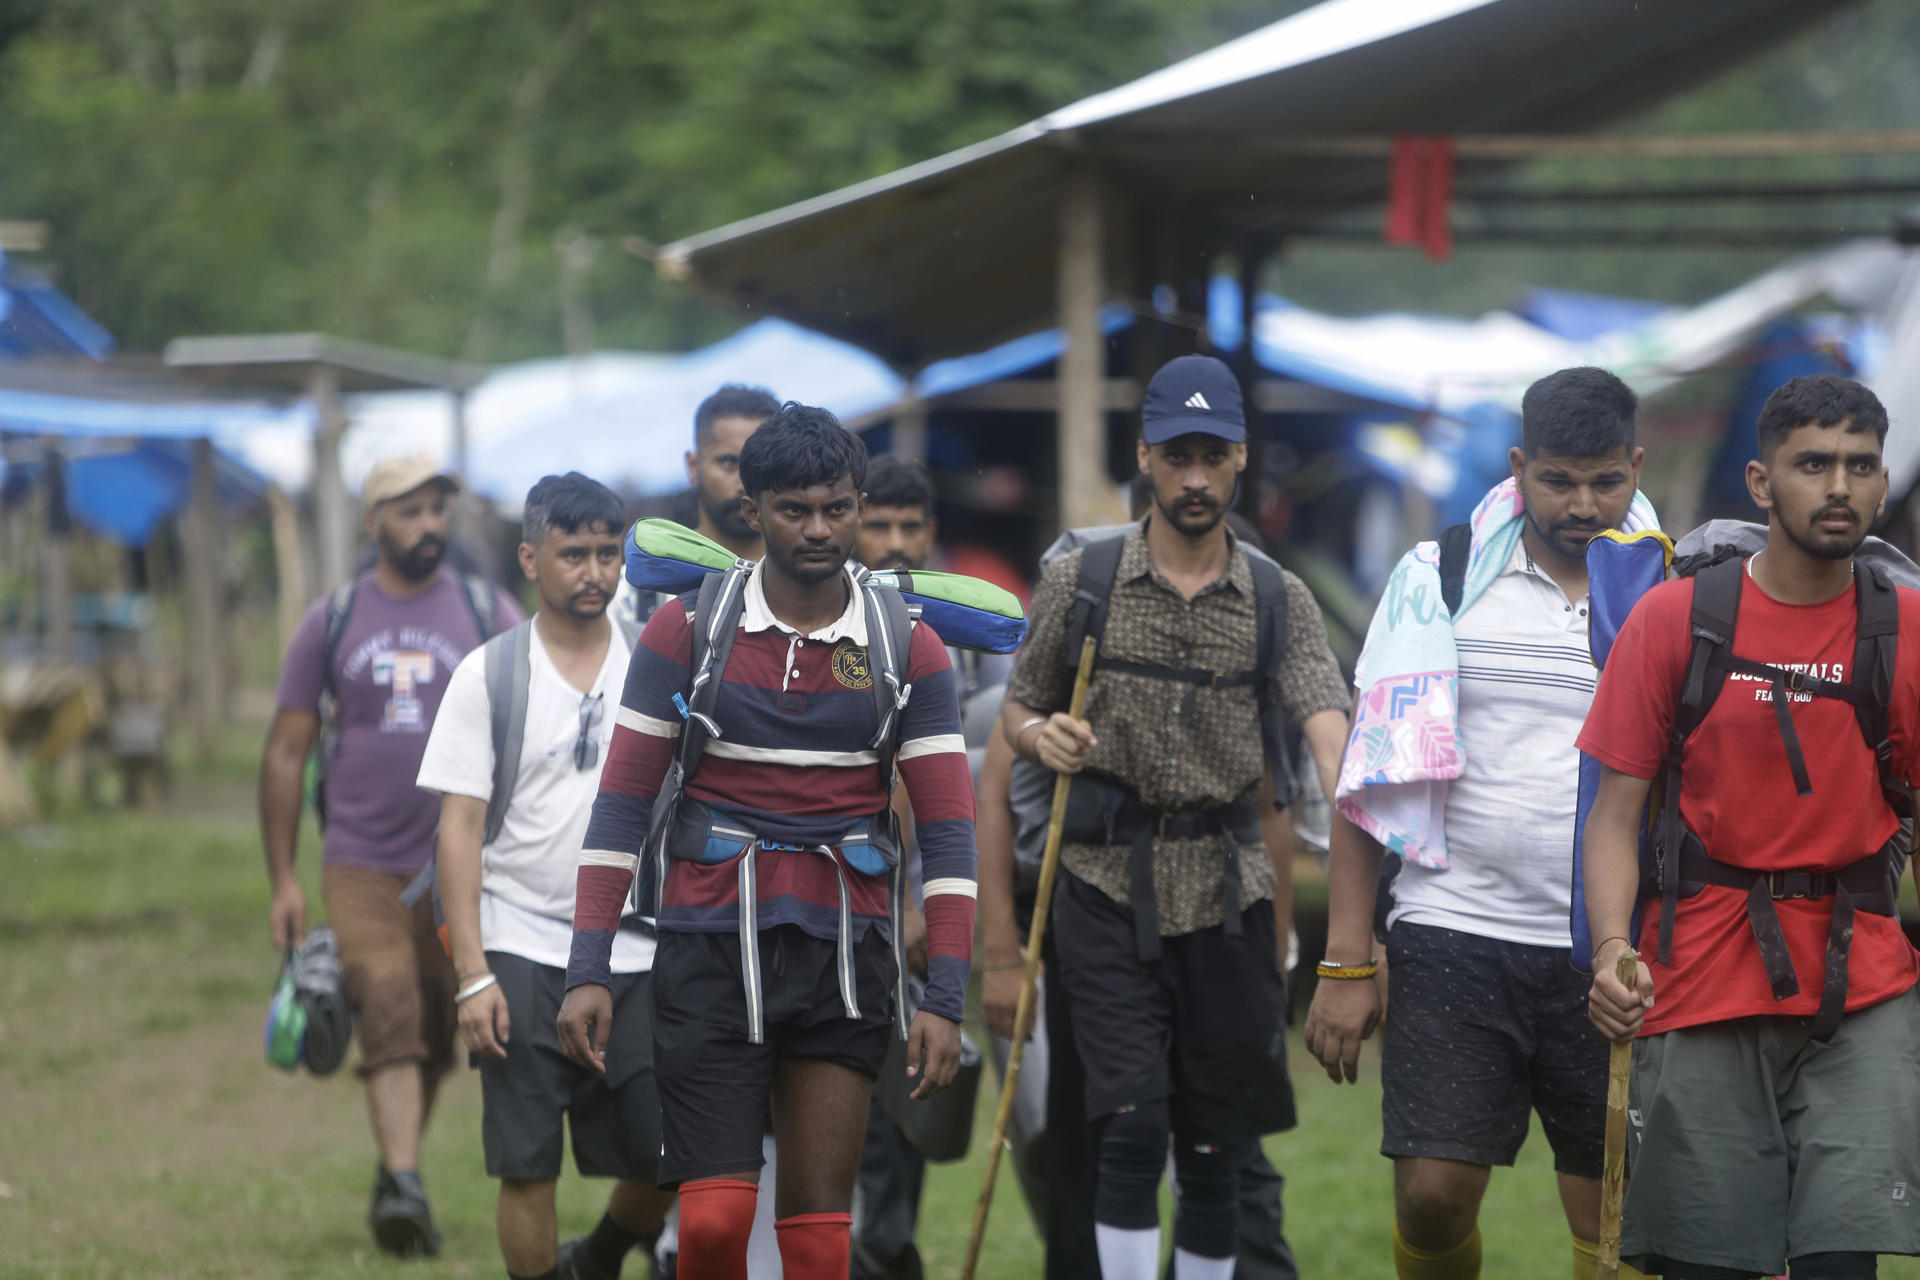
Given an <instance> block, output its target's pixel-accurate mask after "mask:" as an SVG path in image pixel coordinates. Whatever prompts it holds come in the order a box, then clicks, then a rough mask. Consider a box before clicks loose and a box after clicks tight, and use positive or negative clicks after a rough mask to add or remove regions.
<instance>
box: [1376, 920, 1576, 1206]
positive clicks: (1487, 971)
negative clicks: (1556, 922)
mask: <svg viewBox="0 0 1920 1280" xmlns="http://www.w3.org/2000/svg"><path fill="white" fill-rule="evenodd" d="M1571 954H1572V953H1571V952H1569V951H1567V950H1565V949H1564V948H1558V947H1535V946H1528V945H1526V944H1524V943H1519V942H1502V941H1500V940H1499V939H1497V938H1483V937H1480V936H1479V935H1478V934H1472V933H1461V932H1459V931H1457V930H1454V929H1442V928H1439V927H1437V926H1434V925H1423V924H1408V923H1406V922H1404V921H1402V922H1401V923H1398V924H1396V925H1394V926H1393V929H1392V931H1391V932H1390V933H1389V934H1388V935H1387V973H1388V978H1387V1032H1386V1049H1385V1065H1384V1066H1383V1068H1382V1071H1381V1094H1380V1110H1381V1139H1380V1153H1381V1154H1382V1155H1387V1156H1427V1157H1432V1158H1435V1159H1440V1160H1458V1161H1462V1162H1464V1163H1466V1164H1477V1165H1489V1166H1490V1165H1511V1164H1512V1163H1513V1161H1514V1157H1515V1156H1517V1155H1519V1154H1520V1144H1521V1143H1523V1142H1525V1141H1526V1138H1527V1123H1528V1117H1527V1113H1528V1112H1529V1111H1538V1112H1539V1113H1540V1127H1541V1128H1542V1129H1544V1130H1546V1134H1547V1142H1548V1143H1549V1144H1550V1145H1551V1146H1552V1147H1553V1167H1554V1169H1555V1170H1557V1171H1558V1172H1560V1173H1566V1174H1572V1175H1573V1176H1575V1177H1580V1178H1597V1177H1599V1176H1600V1163H1601V1155H1602V1152H1603V1151H1604V1150H1605V1147H1606V1120H1607V1116H1606V1111H1607V1041H1606V1037H1604V1036H1602V1035H1601V1034H1600V1033H1599V1032H1598V1031H1596V1030H1595V1029H1594V1027H1593V1025H1592V1024H1591V1023H1590V1022H1588V1021H1587V990H1588V987H1589V986H1590V985H1591V983H1590V981H1589V979H1588V978H1587V977H1586V975H1584V974H1581V973H1577V972H1575V971H1574V968H1573V966H1572V964H1571V963H1570V962H1569V961H1570V957H1571Z"/></svg>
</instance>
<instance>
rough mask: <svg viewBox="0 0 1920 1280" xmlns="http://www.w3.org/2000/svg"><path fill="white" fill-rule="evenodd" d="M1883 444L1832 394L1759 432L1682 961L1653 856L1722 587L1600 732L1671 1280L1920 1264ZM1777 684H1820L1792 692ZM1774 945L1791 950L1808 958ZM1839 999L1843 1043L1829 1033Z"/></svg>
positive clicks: (1596, 829) (1616, 948) (1647, 1138)
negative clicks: (1653, 881) (1878, 519)
mask: <svg viewBox="0 0 1920 1280" xmlns="http://www.w3.org/2000/svg"><path fill="white" fill-rule="evenodd" d="M1886 433H1887V415H1886V410H1885V409H1884V408H1883V407H1882V406H1881V404H1880V402H1879V400H1878V399H1877V398H1875V396H1874V394H1873V393H1872V392H1871V391H1869V390H1867V389H1866V388H1865V387H1863V386H1861V385H1860V384H1858V383H1856V382H1851V381H1849V380H1847V379H1844V378H1839V377H1834V376H1831V375H1816V376H1811V377H1803V378H1795V379H1794V380H1793V381H1791V382H1788V383H1787V384H1786V385H1785V386H1783V387H1781V388H1780V389H1779V390H1777V391H1775V392H1774V393H1773V395H1772V396H1771V397H1770V398H1769V399H1768V401H1767V403H1766V406H1765V408H1764V409H1763V410H1762V411H1761V414H1760V422H1759V433H1758V434H1759V445H1760V457H1759V459H1758V460H1757V461H1753V462H1749V463H1748V464H1747V488H1748V491H1749V492H1750V493H1751V494H1752V496H1753V500H1754V502H1755V503H1756V504H1758V505H1759V506H1760V507H1761V508H1762V509H1763V510H1765V511H1766V512H1767V513H1768V522H1769V523H1768V536H1767V544H1766V547H1765V549H1764V550H1762V551H1761V552H1759V553H1757V554H1756V555H1754V557H1753V558H1752V559H1751V560H1749V561H1747V562H1746V563H1745V565H1744V566H1743V567H1742V568H1741V569H1740V574H1741V576H1743V577H1744V579H1745V581H1744V582H1742V583H1740V588H1741V590H1740V593H1739V596H1738V609H1737V613H1736V615H1735V626H1734V628H1733V637H1732V645H1731V649H1730V654H1731V657H1730V659H1722V665H1727V664H1728V663H1730V664H1731V668H1730V669H1729V670H1727V671H1726V673H1725V682H1724V684H1722V685H1721V686H1720V691H1719V695H1718V697H1717V698H1715V699H1713V701H1712V702H1711V705H1710V707H1709V709H1708V711H1707V714H1706V717H1705V719H1704V720H1702V721H1701V722H1700V723H1699V726H1698V727H1697V728H1696V729H1695V730H1694V732H1693V733H1692V734H1691V735H1690V736H1687V737H1686V738H1685V741H1684V745H1683V747H1682V748H1681V757H1680V778H1681V786H1680V797H1679V811H1678V816H1679V822H1680V825H1681V826H1682V827H1683V828H1684V830H1685V833H1686V835H1687V837H1688V838H1687V839H1686V840H1685V841H1684V844H1685V845H1686V849H1685V850H1684V851H1683V852H1681V853H1678V854H1675V853H1669V854H1668V855H1667V856H1677V857H1678V859H1679V860H1678V862H1677V864H1676V865H1677V866H1678V867H1679V880H1680V890H1679V892H1680V893H1682V894H1688V892H1689V890H1692V892H1691V893H1690V895H1689V896H1684V897H1680V898H1679V899H1678V901H1677V902H1676V904H1675V907H1674V913H1673V925H1672V932H1671V944H1670V951H1669V954H1668V955H1667V957H1666V958H1665V960H1664V962H1663V961H1662V960H1660V959H1657V958H1656V957H1655V954H1654V953H1655V945H1654V944H1655V939H1656V937H1657V936H1658V935H1659V934H1660V932H1661V929H1660V916H1661V906H1662V904H1661V901H1660V896H1659V892H1658V888H1657V886H1654V885H1647V886H1642V885H1641V883H1640V864H1639V853H1638V841H1639V832H1640V829H1641V822H1642V815H1643V812H1644V809H1645V806H1646V803H1647V799H1648V795H1649V792H1650V790H1651V782H1652V779H1653V778H1655V777H1656V776H1658V775H1659V774H1661V772H1662V771H1663V769H1664V767H1665V764H1666V757H1667V751H1668V744H1669V741H1670V735H1671V734H1672V732H1673V729H1674V724H1675V721H1676V717H1678V716H1679V715H1680V713H1681V708H1682V702H1683V688H1684V687H1685V685H1686V682H1687V678H1688V670H1689V664H1690V660H1691V657H1692V654H1693V649H1694V629H1693V625H1692V621H1691V615H1692V611H1693V608H1694V606H1695V604H1696V596H1695V591H1696V586H1697V585H1698V584H1700V582H1701V577H1698V576H1696V577H1695V578H1693V579H1688V580H1677V581H1673V582H1668V583H1665V584H1663V585H1661V586H1658V587H1656V588H1654V589H1653V591H1651V592H1649V593H1648V594H1647V596H1646V597H1645V598H1644V599H1642V600H1641V601H1640V603H1639V604H1638V605H1637V606H1636V607H1635V609H1634V611H1633V613H1632V615H1631V616H1630V617H1629V618H1628V619H1627V622H1626V625H1625V627H1624V628H1623V629H1622V630H1621V633H1620V638H1619V640H1618V641H1617V642H1616V644H1615V645H1614V648H1613V650H1612V653H1611V655H1610V657H1609V658H1608V661H1607V666H1606V670H1605V671H1604V673H1603V674H1602V676H1601V679H1600V685H1599V688H1598V690H1597V692H1596V693H1595V696H1594V701H1593V708H1592V711H1591V712H1590V713H1589V715H1588V717H1587V723H1586V727H1585V730H1584V731H1583V732H1582V733H1581V735H1580V739H1579V746H1580V749H1581V750H1583V751H1585V752H1587V753H1588V754H1590V755H1592V756H1594V757H1595V758H1597V759H1598V760H1599V761H1600V762H1601V763H1602V764H1603V765H1604V766H1605V771H1604V776H1603V779H1602V781H1601V784H1600V789H1599V793H1598V795H1597V797H1596V799H1595V802H1594V805H1593V810H1592V814H1591V817H1590V818H1589V820H1588V823H1587V828H1586V846H1585V868H1586V873H1585V874H1586V879H1585V884H1586V893H1587V904H1588V905H1587V911H1588V918H1589V922H1590V924H1591V926H1592V930H1593V936H1594V937H1595V938H1597V939H1599V940H1600V942H1599V945H1598V947H1597V949H1596V951H1595V953H1594V956H1593V971H1594V982H1593V989H1592V992H1591V995H1590V999H1589V1010H1590V1013H1591V1016H1592V1018H1593V1022H1594V1024H1595V1025H1596V1026H1598V1027H1599V1028H1600V1030H1601V1031H1603V1032H1604V1033H1606V1034H1607V1035H1608V1036H1610V1037H1612V1038H1614V1039H1616V1040H1618V1039H1626V1038H1629V1037H1632V1036H1635V1035H1638V1036H1639V1037H1640V1039H1639V1041H1638V1042H1637V1044H1636V1045H1635V1048H1634V1061H1633V1084H1632V1099H1631V1103H1630V1109H1629V1113H1628V1115H1629V1119H1630V1120H1631V1122H1632V1134H1633V1142H1632V1143H1631V1144H1630V1148H1629V1154H1630V1162H1631V1172H1632V1176H1633V1181H1632V1184H1631V1187H1630V1189H1629V1192H1628V1195H1627V1202H1626V1220H1625V1226H1624V1229H1623V1233H1622V1241H1621V1254H1622V1256H1623V1257H1624V1258H1626V1259H1627V1260H1628V1261H1630V1262H1633V1263H1634V1264H1635V1265H1637V1266H1639V1267H1640V1268H1641V1269H1642V1270H1645V1271H1648V1272H1651V1273H1657V1274H1661V1275H1664V1276H1666V1277H1668V1278H1669V1280H1723V1278H1725V1280H1732V1278H1735V1277H1748V1276H1754V1275H1769V1276H1770V1275H1775V1274H1777V1273H1779V1272H1780V1271H1781V1270H1783V1268H1784V1266H1785V1264H1786V1263H1787V1261H1788V1260H1789V1259H1791V1260H1792V1265H1793V1275H1794V1277H1795V1278H1796V1280H1806V1278H1813V1277H1820V1278H1833V1280H1845V1278H1852V1277H1870V1276H1872V1275H1873V1274H1874V1273H1875V1261H1874V1259H1875V1256H1876V1255H1878V1254H1882V1253H1891V1254H1920V1210H1917V1209H1916V1208H1915V1206H1914V1203H1913V1202H1914V1200H1915V1199H1916V1198H1920V1071H1917V1070H1916V1069H1915V1067H1914V1054H1915V1051H1916V1050H1920V995H1916V994H1915V992H1914V982H1915V977H1916V964H1915V959H1916V957H1915V953H1914V950H1913V948H1912V947H1911V946H1909V945H1908V943H1907V941H1906V938H1905V937H1904V935H1903V934H1902V933H1901V931H1900V921H1899V918H1898V915H1897V913H1896V912H1895V911H1894V910H1893V902H1892V893H1891V889H1890V887H1889V884H1888V881H1887V878H1886V872H1887V866H1886V856H1887V855H1886V853H1885V852H1883V851H1884V850H1886V847H1887V846H1888V843H1889V841H1891V840H1892V839H1893V838H1894V837H1895V835H1896V833H1897V831H1898V829H1899V818H1898V815H1897V814H1896V811H1895V807H1894V802H1893V801H1891V800H1890V798H1889V795H1888V794H1887V791H1886V790H1885V789H1883V786H1882V778H1881V774H1880V770H1879V769H1878V767H1877V765H1876V762H1875V757H1874V754H1873V751H1872V749H1871V748H1870V747H1869V746H1868V745H1867V741H1866V737H1865V736H1864V734H1863V729H1862V724H1861V720H1860V718H1857V716H1856V708H1855V705H1854V704H1853V703H1851V702H1849V701H1847V700H1846V694H1847V693H1848V692H1849V691H1850V690H1851V688H1852V687H1853V686H1854V685H1855V684H1856V682H1857V684H1858V686H1859V688H1860V690H1861V693H1862V695H1863V696H1866V697H1867V701H1869V702H1872V703H1874V704H1875V705H1877V700H1874V699H1872V698H1871V697H1870V696H1869V695H1866V686H1867V685H1868V684H1870V683H1871V681H1870V679H1869V677H1870V676H1871V674H1872V673H1871V672H1860V673H1856V672H1855V671H1854V670H1853V668H1854V667H1856V666H1858V665H1859V663H1858V662H1857V660H1856V636H1857V631H1858V620H1859V617H1860V612H1861V604H1860V597H1859V593H1861V592H1866V591H1873V590H1894V591H1895V593H1896V594H1895V600H1896V602H1897V609H1898V620H1899V631H1900V632H1902V633H1904V634H1905V636H1906V639H1905V640H1904V641H1899V642H1897V643H1898V649H1897V659H1896V661H1895V665H1894V668H1893V672H1892V682H1891V698H1890V700H1889V702H1888V704H1887V707H1888V711H1887V716H1888V720H1889V722H1890V723H1889V732H1888V737H1889V739H1890V741H1891V744H1892V764H1891V768H1890V770H1889V774H1890V776H1889V778H1888V781H1889V782H1892V783H1893V784H1894V785H1895V786H1901V785H1905V784H1911V783H1912V782H1913V781H1914V780H1915V779H1916V778H1920V751H1917V750H1916V728H1917V726H1916V720H1917V719H1920V595H1917V594H1915V593H1914V592H1911V591H1907V590H1904V589H1894V588H1886V587H1885V586H1884V584H1883V583H1882V582H1880V581H1879V580H1877V578H1876V579H1875V580H1870V581H1862V582H1859V583H1858V584H1856V577H1857V576H1858V577H1861V578H1864V577H1865V576H1866V575H1867V574H1868V572H1869V571H1868V570H1867V569H1866V568H1865V567H1862V568H1860V569H1859V571H1858V574H1857V575H1856V570H1855V564H1854V558H1853V555H1854V551H1855V549H1856V548H1857V547H1858V546H1859V545H1860V542H1861V540H1862V539H1863V538H1865V536H1866V533H1867V528H1868V526H1869V524H1870V523H1871V522H1872V521H1873V519H1874V517H1875V516H1876V515H1877V514H1879V512H1880V510H1881V509H1882V507H1883V506H1884V504H1885V501H1886V495H1887V472H1886V469H1885V467H1884V466H1883V465H1882V462H1881V446H1882V444H1883V443H1884V441H1885V439H1886ZM1709 572H1712V571H1711V570H1703V571H1702V573H1703V574H1705V573H1709ZM1760 664H1764V667H1765V668H1777V669H1782V670H1783V671H1784V672H1788V673H1796V674H1795V675H1793V676H1792V677H1791V678H1790V679H1789V680H1788V682H1786V683H1781V682H1777V681H1776V680H1774V679H1773V678H1771V677H1769V676H1768V675H1767V674H1766V672H1765V670H1764V669H1763V668H1762V667H1761V665H1760ZM1708 678H1709V680H1711V679H1712V677H1711V676H1709V677H1708ZM1781 695H1785V696H1786V697H1787V698H1788V699H1789V701H1788V703H1787V706H1788V710H1789V713H1790V717H1789V718H1790V722H1791V729H1792V734H1791V740H1792V741H1793V743H1794V744H1796V747H1795V750H1797V754H1798V757H1799V759H1798V761H1796V759H1795V750H1790V749H1789V735H1787V734H1786V733H1785V732H1783V728H1784V726H1783V723H1782V719H1781V718H1780V717H1778V715H1777V712H1776V708H1775V705H1774V699H1775V698H1776V697H1778V696H1781ZM1676 843H1678V842H1676ZM1893 865H1894V867H1895V868H1897V867H1898V865H1899V862H1898V861H1897V860H1896V861H1895V862H1894V864H1893ZM1643 892H1644V893H1646V894H1648V895H1649V896H1650V898H1651V900H1650V901H1647V902H1646V904H1645V907H1644V910H1643V911H1642V912H1641V914H1640V920H1639V935H1638V936H1639V937H1640V939H1641V940H1642V941H1643V942H1644V943H1645V944H1646V945H1645V947H1644V948H1643V949H1644V950H1646V951H1647V952H1648V958H1649V960H1651V961H1652V963H1651V964H1649V963H1642V964H1641V965H1640V966H1639V974H1638V981H1637V984H1636V989H1635V990H1632V991H1629V990H1628V989H1627V988H1626V987H1625V986H1624V985H1623V984H1622V983H1621V982H1620V981H1619V980H1618V979H1617V978H1616V977H1615V965H1616V962H1617V960H1618V957H1619V955H1620V952H1621V950H1622V949H1623V948H1625V947H1626V946H1627V945H1628V936H1629V935H1630V934H1633V933H1634V932H1635V928H1634V916H1635V902H1636V898H1637V897H1639V896H1640V895H1641V894H1642V893H1643ZM1836 905H1842V906H1844V907H1846V908H1850V909H1851V910H1852V911H1853V921H1852V927H1851V936H1850V943H1849V936H1848V930H1847V929H1846V928H1845V924H1846V922H1845V919H1844V917H1843V919H1842V921H1841V924H1842V928H1840V929H1834V928H1833V918H1834V912H1835V909H1836ZM1775 916H1777V920H1778V926H1777V929H1775V928H1774V927H1773V925H1772V919H1773V918H1774V917H1775ZM1763 938H1764V939H1767V940H1768V941H1770V942H1772V941H1775V940H1778V941H1784V955H1783V954H1781V952H1780V949H1779V948H1778V947H1762V945H1761V939H1763ZM1769 953H1771V954H1769ZM1835 956H1838V957H1839V960H1838V964H1837V967H1836V965H1835V964H1834V963H1832V961H1833V957H1835ZM1769 962H1771V969H1772V973H1773V977H1772V979H1771V980H1770V976H1769V967H1770V964H1769ZM1829 991H1831V992H1832V995H1833V1001H1834V1003H1833V1005H1832V1009H1831V1019H1830V1020H1831V1021H1832V1022H1834V1023H1836V1024H1837V1025H1836V1026H1835V1028H1834V1029H1833V1030H1832V1032H1831V1035H1830V1036H1825V1037H1824V1038H1823V1034H1822V1033H1823V1032H1824V1031H1825V1030H1826V1027H1825V1026H1824V1025H1823V1024H1824V1023H1825V1022H1827V1021H1829V1020H1828V1019H1821V1018H1819V1017H1817V1016H1816V1015H1817V1014H1818V1013H1819V1012H1820V1007H1821V998H1822V995H1823V994H1825V993H1828V992H1829ZM1656 992H1657V993H1658V1001H1657V1003H1656V1000H1655V995H1656ZM1842 996H1844V1005H1842V1003H1841V997H1842ZM1842 1007H1844V1010H1845V1012H1844V1014H1841V1013H1840V1009H1841V1008H1842Z"/></svg>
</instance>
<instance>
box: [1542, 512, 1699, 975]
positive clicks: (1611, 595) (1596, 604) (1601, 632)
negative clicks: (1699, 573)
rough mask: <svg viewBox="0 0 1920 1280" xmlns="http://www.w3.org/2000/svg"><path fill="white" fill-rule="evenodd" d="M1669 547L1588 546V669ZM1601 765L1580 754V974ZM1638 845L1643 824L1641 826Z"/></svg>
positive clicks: (1665, 563) (1576, 919) (1647, 541)
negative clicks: (1586, 847) (1585, 847)
mask: <svg viewBox="0 0 1920 1280" xmlns="http://www.w3.org/2000/svg"><path fill="white" fill-rule="evenodd" d="M1672 565H1673V543H1672V542H1670V541H1668V539H1667V535H1666V534H1664V533H1662V532H1660V531H1659V530H1658V529H1647V530H1643V531H1642V532H1640V533H1621V532H1619V531H1618V530H1615V529H1608V530H1605V531H1604V532H1602V533H1599V534H1596V535H1595V536H1594V538H1593V539H1592V540H1591V541H1590V542H1588V543H1587V648H1588V651H1589V652H1590V653H1591V654H1592V655H1593V665H1594V666H1595V667H1597V668H1600V669H1601V670H1605V668H1606V665H1607V656H1608V655H1609V654H1611V653H1612V652H1613V642H1614V640H1615V639H1617V638H1618V637H1619V635H1620V628H1621V627H1622V626H1624V625H1625V624H1626V621H1627V615H1628V614H1629V613H1632V612H1633V606H1634V605H1636V604H1638V603H1639V602H1640V597H1641V596H1644V595H1645V594H1647V592H1649V591H1651V590H1653V589H1654V588H1655V587H1657V586H1659V585H1660V584H1661V583H1662V582H1665V581H1666V580H1667V570H1668V569H1670V568H1671V567H1672ZM1600 769H1601V766H1600V762H1599V761H1598V760H1596V759H1594V758H1593V757H1592V756H1590V755H1588V754H1587V753H1586V752H1584V751H1583V752H1581V753H1580V792H1579V800H1578V802H1577V804H1576V806H1575V809H1574V815H1573V905H1572V907H1571V909H1570V911H1569V914H1568V920H1567V923H1568V925H1569V926H1570V927H1571V931H1572V934H1573V964H1574V967H1575V968H1577V969H1582V970H1584V969H1585V968H1586V967H1587V965H1588V964H1589V963H1590V962H1591V960H1592V957H1593V932H1592V930H1591V929H1589V928H1588V927H1587V891H1586V885H1585V882H1584V881H1583V880H1582V878H1581V867H1582V862H1581V846H1582V844H1583V842H1584V841H1585V839H1586V829H1587V814H1588V813H1589V812H1590V811H1591V810H1592V808H1593V800H1594V797H1595V796H1596V795H1597V794H1599V790H1600ZM1640 839H1641V841H1642V842H1643V843H1644V842H1645V840H1646V824H1645V823H1642V824H1641V835H1640Z"/></svg>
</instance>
